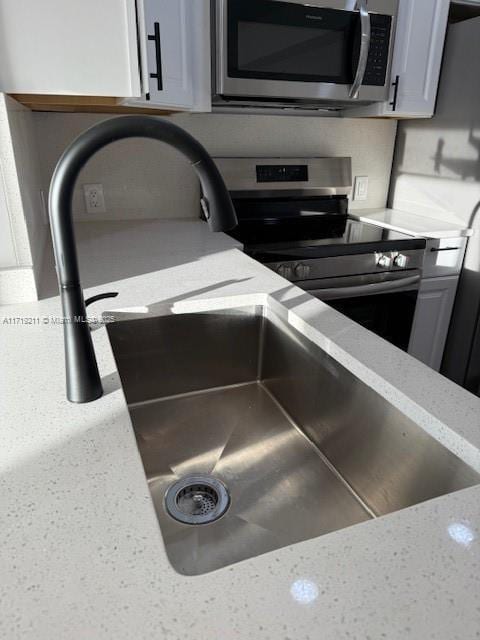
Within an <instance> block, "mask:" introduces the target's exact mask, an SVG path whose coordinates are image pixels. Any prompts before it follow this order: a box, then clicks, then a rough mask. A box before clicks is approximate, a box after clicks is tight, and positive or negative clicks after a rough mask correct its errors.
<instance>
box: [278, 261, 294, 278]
mask: <svg viewBox="0 0 480 640" xmlns="http://www.w3.org/2000/svg"><path fill="white" fill-rule="evenodd" d="M277 273H278V275H279V276H282V278H285V279H286V280H291V279H292V275H293V272H292V267H291V266H290V265H288V264H281V265H280V266H279V267H277Z"/></svg>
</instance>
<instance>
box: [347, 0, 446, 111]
mask: <svg viewBox="0 0 480 640" xmlns="http://www.w3.org/2000/svg"><path fill="white" fill-rule="evenodd" d="M449 8H450V0H400V3H399V16H398V22H397V29H396V35H395V48H394V53H393V61H392V89H391V96H390V100H389V101H388V102H383V103H378V104H374V105H370V106H367V107H358V108H352V109H348V110H347V111H346V112H345V116H348V117H352V116H360V117H361V116H383V117H392V118H404V117H407V118H430V117H431V116H433V114H434V111H435V101H436V98H437V89H438V82H439V77H440V68H441V64H442V55H443V47H444V43H445V34H446V29H447V21H448V12H449Z"/></svg>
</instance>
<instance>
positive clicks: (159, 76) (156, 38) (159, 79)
mask: <svg viewBox="0 0 480 640" xmlns="http://www.w3.org/2000/svg"><path fill="white" fill-rule="evenodd" d="M153 31H154V33H153V35H149V36H148V39H149V40H153V41H154V42H155V61H156V66H157V70H156V72H155V73H151V74H150V78H156V79H157V89H158V90H159V91H162V90H163V78H162V45H161V42H160V23H159V22H154V23H153Z"/></svg>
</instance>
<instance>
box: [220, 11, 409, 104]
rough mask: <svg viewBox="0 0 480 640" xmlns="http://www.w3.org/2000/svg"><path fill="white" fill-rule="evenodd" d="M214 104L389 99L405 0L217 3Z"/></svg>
mask: <svg viewBox="0 0 480 640" xmlns="http://www.w3.org/2000/svg"><path fill="white" fill-rule="evenodd" d="M212 7H213V34H214V36H213V40H214V42H213V47H214V55H213V60H214V74H213V77H214V92H213V93H214V104H223V105H225V104H230V105H233V106H235V105H238V106H241V105H249V104H250V105H263V106H282V107H288V106H303V107H308V106H311V107H316V106H318V105H322V104H323V105H326V106H327V107H333V108H335V107H339V108H341V107H344V106H347V105H349V106H351V104H352V102H355V103H359V104H365V103H371V102H383V101H385V100H387V99H388V97H389V95H390V88H391V78H390V74H391V62H392V50H393V43H394V36H395V27H396V18H397V12H398V0H288V1H285V0H212Z"/></svg>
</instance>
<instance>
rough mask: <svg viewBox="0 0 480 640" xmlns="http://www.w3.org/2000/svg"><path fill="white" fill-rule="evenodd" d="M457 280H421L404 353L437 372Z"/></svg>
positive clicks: (447, 278)
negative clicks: (406, 351) (410, 330)
mask: <svg viewBox="0 0 480 640" xmlns="http://www.w3.org/2000/svg"><path fill="white" fill-rule="evenodd" d="M458 280H459V278H458V276H449V277H445V278H427V279H425V280H422V284H421V286H420V292H419V295H418V301H417V308H416V311H415V318H414V321H413V328H412V336H411V338H410V345H409V347H408V353H409V354H410V355H412V356H414V357H415V358H417V359H418V360H420V361H421V362H424V363H425V364H426V365H428V366H429V367H431V368H432V369H435V371H439V370H440V365H441V364H442V358H443V351H444V348H445V342H446V339H447V334H448V328H449V326H450V319H451V316H452V310H453V305H454V302H455V295H456V292H457V286H458Z"/></svg>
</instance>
